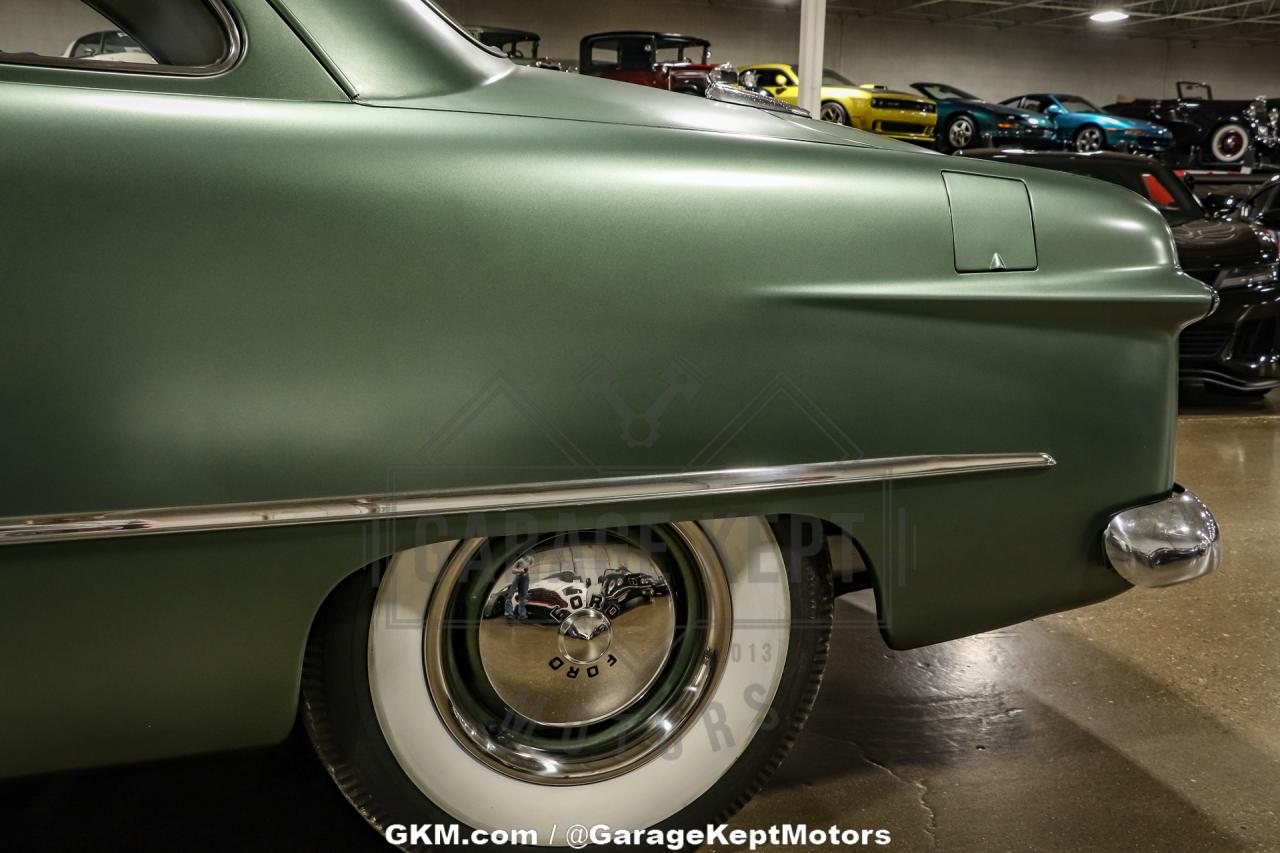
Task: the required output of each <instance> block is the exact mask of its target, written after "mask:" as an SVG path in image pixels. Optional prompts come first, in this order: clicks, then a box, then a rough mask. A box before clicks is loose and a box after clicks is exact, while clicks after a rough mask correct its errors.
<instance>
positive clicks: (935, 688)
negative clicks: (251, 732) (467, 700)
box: [0, 393, 1280, 853]
mask: <svg viewBox="0 0 1280 853" xmlns="http://www.w3.org/2000/svg"><path fill="white" fill-rule="evenodd" d="M1271 396H1272V398H1280V393H1276V394H1272V395H1271ZM1178 477H1179V479H1180V480H1181V481H1182V482H1184V483H1186V484H1187V485H1188V486H1190V487H1192V488H1193V489H1195V490H1196V491H1197V492H1199V493H1200V494H1201V495H1202V496H1203V497H1204V498H1205V499H1206V500H1207V501H1208V502H1209V504H1210V506H1212V507H1213V509H1214V510H1215V512H1216V513H1217V515H1218V518H1219V521H1220V522H1221V523H1222V527H1223V532H1224V541H1225V548H1226V562H1225V566H1224V569H1223V571H1222V572H1220V573H1219V574H1217V575H1215V576H1212V577H1209V578H1205V579H1203V580H1201V581H1198V582H1196V583H1193V584H1189V585H1185V586H1182V587H1175V588H1171V589H1166V590H1150V591H1148V590H1135V591H1133V592H1130V593H1128V594H1126V595H1123V596H1120V597H1119V598H1117V599H1114V600H1112V601H1109V602H1107V603H1104V604H1101V605H1098V606H1095V607H1091V608H1087V609H1085V610H1079V611H1075V612H1072V613H1068V614H1063V615H1059V616H1051V617H1047V618H1043V619H1039V620H1036V621H1034V622H1029V623H1026V624H1023V625H1018V626H1015V627H1013V628H1009V629H1006V630H1003V631H997V632H992V633H989V634H983V635H981V636H978V637H973V638H969V639H966V640H960V641H957V642H953V643H947V644H943V645H940V646H935V647H932V648H928V649H922V650H917V651H912V652H892V651H889V650H887V649H886V648H885V647H884V645H883V644H882V643H881V642H880V639H879V637H878V636H877V635H876V633H875V631H874V628H873V626H872V624H871V622H870V620H869V619H868V617H867V613H866V610H865V606H866V602H865V601H863V600H859V599H858V598H857V597H856V596H855V597H852V598H845V599H842V600H841V601H840V602H839V603H838V610H837V614H838V616H839V617H840V618H841V625H840V627H839V628H838V629H837V631H836V635H835V638H834V646H835V655H833V661H834V662H836V663H834V664H833V665H832V666H831V667H830V668H829V669H828V673H827V678H826V681H825V683H824V685H823V692H822V695H821V696H820V698H819V701H818V705H817V707H816V709H815V711H814V714H813V717H812V718H811V720H810V722H809V725H808V727H807V728H806V730H805V733H804V734H803V735H802V736H801V738H800V740H799V741H798V743H797V744H796V747H795V751H794V752H793V753H792V755H791V757H790V758H789V759H788V760H787V762H786V763H785V764H784V765H783V767H782V768H781V770H780V771H779V772H778V774H777V776H775V778H774V781H773V782H772V783H771V784H770V785H769V787H768V788H767V789H766V790H765V791H764V792H762V793H761V794H760V795H759V796H758V797H757V798H756V799H755V800H754V801H752V803H750V804H749V805H748V806H747V808H746V809H745V810H744V811H743V812H742V813H741V814H740V815H739V816H738V818H737V819H736V820H735V825H737V826H742V827H761V826H768V825H770V824H773V823H778V822H792V823H799V822H804V823H808V824H809V825H811V826H815V825H817V826H829V825H831V824H833V823H834V824H838V825H840V826H842V827H846V828H887V829H889V830H890V831H891V832H892V834H893V845H892V846H891V847H890V848H888V849H892V850H899V851H1006V850H1007V851H1027V850H1035V851H1086V850H1087V851H1126V853H1127V851H1162V853H1164V852H1165V851H1196V853H1199V852H1200V851H1209V852H1210V853H1216V851H1277V850H1280V537H1278V536H1277V532H1280V399H1276V400H1273V401H1269V402H1266V403H1261V404H1252V405H1244V404H1237V403H1229V404H1204V405H1197V406H1187V407H1186V408H1185V409H1184V416H1183V419H1182V422H1181V428H1180V449H1179V456H1178ZM0 814H4V815H5V819H4V823H3V828H2V829H0V848H8V849H14V850H19V849H20V850H69V849H81V848H86V849H87V848H93V849H97V850H169V849H174V850H231V849H235V850H239V851H267V850H273V851H274V850H295V849H296V850H338V849H342V850H384V849H386V847H385V846H384V845H383V843H382V842H381V840H380V839H379V838H378V837H377V836H376V835H375V834H374V833H372V832H371V831H369V830H368V829H367V828H366V827H365V825H364V823H363V822H362V821H361V820H360V818H359V817H358V816H356V814H355V813H354V812H353V811H351V810H350V809H349V808H348V807H347V806H346V804H345V802H343V801H342V800H341V798H340V797H339V795H338V794H337V793H336V791H335V790H334V789H333V786H332V785H331V784H330V783H329V780H328V778H327V777H326V776H325V775H324V774H323V772H321V771H320V770H319V769H318V767H317V766H316V765H315V763H314V760H313V759H312V758H311V756H310V755H309V754H308V750H307V747H306V745H305V744H304V743H303V742H302V740H301V739H300V738H298V737H295V738H294V739H293V740H292V741H290V742H289V743H287V744H285V745H284V746H282V747H280V748H278V749H275V750H271V751H268V752H259V753H252V754H246V755H232V756H219V757H213V758H203V759H198V760H189V761H182V762H173V763H169V764H164V765H157V766H151V767H141V768H128V769H123V770H112V771H106V772H98V773H89V774H72V775H64V776H59V777H56V778H51V779H41V780H23V781H19V782H11V783H7V784H5V785H0ZM842 849H843V848H842ZM882 849H884V848H882Z"/></svg>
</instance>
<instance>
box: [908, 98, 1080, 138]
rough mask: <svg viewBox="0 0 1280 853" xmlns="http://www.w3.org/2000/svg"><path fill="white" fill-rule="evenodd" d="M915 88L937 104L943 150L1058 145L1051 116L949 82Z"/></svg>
mask: <svg viewBox="0 0 1280 853" xmlns="http://www.w3.org/2000/svg"><path fill="white" fill-rule="evenodd" d="M911 88H913V89H915V90H916V91H917V92H919V93H920V94H922V95H924V96H925V97H926V98H932V99H933V100H934V101H936V102H937V105H938V106H937V109H938V125H937V136H938V150H939V151H944V152H948V153H950V152H953V151H963V150H964V149H966V148H980V147H983V146H992V145H1004V144H1006V143H1014V144H1017V145H1019V146H1022V147H1031V148H1038V147H1040V146H1044V145H1056V144H1057V136H1056V127H1055V125H1054V123H1053V119H1052V118H1050V117H1049V116H1045V115H1041V114H1040V113H1037V112H1033V111H1031V110H1024V109H1019V108H1018V107H1014V106H1009V105H1006V104H993V103H992V102H990V101H987V100H983V99H982V98H979V97H978V96H977V95H971V94H969V93H968V92H965V91H963V90H962V89H957V88H956V87H955V86H948V85H947V84H946V83H912V84H911Z"/></svg>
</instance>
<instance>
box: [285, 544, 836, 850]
mask: <svg viewBox="0 0 1280 853" xmlns="http://www.w3.org/2000/svg"><path fill="white" fill-rule="evenodd" d="M428 547H436V546H428ZM438 547H441V548H447V549H449V550H451V549H452V545H451V544H447V543H446V544H442V545H441V546H438ZM785 563H786V565H787V566H791V564H792V561H791V560H786V561H785ZM386 568H387V567H386V566H385V565H384V566H383V567H381V569H380V570H378V569H375V570H374V571H372V572H371V571H368V570H366V571H363V572H360V573H358V574H357V575H355V576H353V577H352V578H350V579H348V581H346V582H344V584H342V586H341V587H340V588H339V589H338V590H336V591H335V593H334V595H333V596H332V597H331V599H330V600H329V602H327V603H326V605H325V609H324V611H322V614H321V619H320V621H319V622H318V625H317V629H316V631H315V632H313V636H312V641H311V643H310V644H309V648H308V655H307V665H306V668H305V670H304V679H303V687H304V701H303V713H304V719H305V722H306V724H307V728H308V730H309V732H310V733H311V735H312V738H313V741H314V742H315V743H316V746H317V751H318V752H319V753H320V754H321V757H322V759H323V760H324V762H325V764H326V766H327V767H328V769H329V771H330V774H331V775H332V776H333V777H334V779H335V781H337V782H338V784H339V786H340V787H342V788H343V790H344V793H346V794H347V797H348V799H350V800H352V802H353V803H355V804H356V805H357V807H358V808H359V810H360V811H361V813H362V814H363V815H364V817H365V818H366V820H368V821H369V822H370V823H371V824H372V825H373V826H374V827H375V828H377V829H379V830H385V828H386V827H387V826H389V825H391V824H413V823H419V824H454V823H457V824H460V825H461V826H462V828H463V832H464V833H465V832H466V831H468V830H469V829H470V828H471V827H470V826H469V825H468V824H466V823H465V822H462V821H459V820H457V819H456V818H455V817H454V816H453V815H451V814H450V813H448V811H446V810H445V809H443V808H441V807H440V806H439V805H437V804H436V803H434V802H432V800H431V799H430V798H429V797H428V796H426V795H425V794H424V793H423V792H422V791H421V790H420V786H419V785H418V784H416V783H415V782H414V780H413V779H412V778H410V774H409V773H407V772H406V771H405V769H404V768H403V767H402V766H401V764H400V762H399V761H398V760H397V757H396V753H395V751H394V750H393V748H392V746H391V745H390V744H389V743H388V741H387V740H386V739H385V734H386V731H385V729H384V728H383V725H382V723H381V721H380V720H379V715H378V710H377V708H376V707H375V703H374V700H373V697H372V695H371V691H370V687H369V683H370V682H369V673H370V658H371V654H370V653H369V649H368V637H369V631H370V626H371V623H372V620H373V618H374V615H375V612H376V608H375V603H376V601H377V599H378V595H379V590H380V589H381V588H382V586H383V583H385V579H386V577H387V571H386ZM783 576H784V577H785V578H786V585H787V586H786V588H787V590H788V592H789V595H788V599H789V606H788V607H787V609H786V611H785V614H789V616H790V620H789V621H790V622H791V623H792V625H793V626H794V625H802V626H803V627H802V628H801V629H800V630H795V629H794V628H793V629H792V630H790V631H787V630H786V629H785V628H784V629H783V635H784V636H786V637H787V640H786V642H787V646H786V652H785V658H784V663H783V664H782V666H781V669H780V675H779V676H778V679H777V680H776V682H775V684H774V685H773V690H772V693H771V695H769V696H768V697H766V700H765V701H764V704H761V705H757V707H756V715H757V717H758V720H757V722H756V724H755V727H754V729H753V730H752V731H750V732H746V733H741V732H735V736H740V737H744V740H743V742H742V743H741V744H740V749H739V750H738V751H737V752H736V753H735V755H736V757H735V758H734V759H733V760H732V762H731V763H729V764H728V765H727V769H726V771H725V772H723V773H722V774H721V775H720V776H719V777H718V778H716V779H714V780H713V781H711V782H710V783H709V785H707V786H703V787H702V789H701V790H695V791H686V792H685V800H684V802H683V804H682V805H681V806H678V807H677V808H676V809H675V813H674V814H673V815H672V816H671V817H670V818H668V819H666V820H662V821H660V822H658V824H657V825H658V826H661V827H679V826H686V827H693V826H702V825H704V824H707V823H719V822H723V820H725V819H727V817H728V816H729V815H731V814H732V813H733V812H735V811H737V809H739V808H740V807H741V806H742V804H744V803H745V802H746V801H747V799H749V798H750V796H751V795H752V794H753V793H754V792H755V791H756V790H758V789H759V787H760V786H762V785H763V784H764V781H765V780H766V779H767V777H768V776H769V774H770V773H771V772H772V770H773V769H774V768H775V767H776V766H777V764H778V763H779V762H780V761H781V758H782V756H783V755H785V752H786V749H787V748H789V746H790V744H791V742H792V741H793V740H794V737H795V734H796V732H797V731H798V729H799V725H800V723H801V722H802V721H803V718H804V716H807V713H808V709H809V707H810V706H811V705H812V701H813V697H814V696H816V691H817V679H818V678H820V676H821V667H822V666H823V665H824V664H825V658H826V651H825V650H826V642H827V638H828V635H829V629H830V609H831V604H830V587H829V583H830V581H829V577H828V576H827V574H826V573H825V571H824V570H822V569H821V568H820V567H818V566H817V564H816V563H814V562H813V561H812V560H805V561H800V562H799V563H798V567H797V568H794V569H792V568H786V569H783ZM824 583H825V584H826V585H825V587H824V585H823V584H824ZM824 602H825V603H824ZM785 614H784V615H785ZM824 626H825V627H824ZM418 633H419V634H420V633H421V632H420V631H419V632H418ZM732 642H733V643H734V644H737V643H739V642H740V637H739V633H738V630H737V629H736V628H735V632H734V637H733V640H732ZM815 667H816V676H815ZM726 683H727V682H726V681H725V679H724V678H722V679H721V682H720V687H721V688H722V687H723V686H724V685H726ZM718 690H719V688H718ZM715 700H721V701H723V700H722V698H721V696H720V694H719V692H717V695H716V697H714V699H713V701H715ZM424 711H425V712H428V713H434V712H433V711H432V710H431V709H430V708H424ZM704 713H705V712H704ZM435 722H436V723H437V724H438V720H435ZM379 734H382V735H384V736H382V737H379V736H377V735H379ZM701 737H705V734H704V732H703V727H702V725H701V721H698V722H696V723H695V724H694V726H693V727H691V729H690V731H689V732H688V733H687V734H686V735H685V736H684V737H682V738H681V740H680V741H678V742H677V744H678V745H681V746H683V745H684V744H685V742H686V741H690V742H691V743H693V741H691V740H690V739H692V738H701ZM452 746H453V748H454V749H456V750H458V751H459V754H461V753H462V747H460V746H458V745H457V744H456V743H455V744H453V745H452ZM465 757H466V758H467V760H468V761H471V762H475V759H474V758H471V756H469V755H468V756H465ZM477 764H478V762H477ZM680 764H681V762H680V761H679V760H678V759H677V760H674V761H672V760H670V759H669V758H668V757H667V756H658V757H656V758H654V759H653V760H652V761H650V762H649V763H648V764H646V765H644V766H641V767H639V768H637V769H636V770H634V771H631V772H629V773H627V774H624V776H622V777H619V779H623V780H625V779H630V780H631V781H632V782H633V783H636V784H640V785H642V786H648V785H649V782H646V781H645V780H644V779H643V778H642V777H641V776H640V775H638V774H642V773H643V771H645V770H646V768H649V767H653V768H655V769H659V770H661V769H664V765H665V766H666V769H675V768H676V767H678V766H679V765H680ZM484 769H485V770H486V771H487V772H488V773H490V774H492V775H493V777H494V779H493V781H494V782H495V783H502V782H508V783H514V781H515V780H509V779H506V778H505V777H502V776H501V775H500V774H497V773H496V771H492V770H488V768H484ZM655 778H657V779H658V780H659V781H657V782H655V783H654V784H664V783H663V782H661V781H660V780H661V775H659V776H657V777H655ZM671 778H673V777H671V776H670V775H668V776H667V781H666V782H665V784H666V785H668V786H670V784H671V783H670V779H671ZM615 781H618V779H613V780H606V781H605V782H602V783H595V784H593V785H591V786H584V788H596V787H597V786H598V785H608V784H609V783H611V782H615ZM515 784H518V785H525V786H528V787H529V788H533V789H537V788H538V787H540V786H531V785H528V783H515ZM499 786H500V785H495V786H494V789H495V790H497V788H498V787H499ZM512 790H518V789H512ZM557 790H559V789H557ZM495 799H500V798H495ZM508 799H509V798H508ZM510 806H511V807H510V810H509V812H504V813H503V819H502V823H501V825H502V826H504V827H520V828H523V827H524V826H525V825H531V824H530V822H529V821H528V820H522V815H524V814H525V811H524V809H525V808H526V806H524V805H523V804H519V803H517V802H511V803H510ZM582 817H583V821H582V822H588V821H589V820H591V819H592V817H593V816H592V814H591V813H590V810H584V812H583V814H582ZM605 817H607V816H605ZM597 822H600V823H611V821H610V820H608V819H601V820H599V821H597ZM479 828H484V827H479ZM616 828H620V829H621V828H627V829H635V828H640V827H634V826H625V825H623V824H618V825H617V827H616ZM560 834H561V839H560V843H563V837H562V836H563V827H562V828H561V833H560ZM543 837H545V834H544V836H543ZM633 849H634V848H633Z"/></svg>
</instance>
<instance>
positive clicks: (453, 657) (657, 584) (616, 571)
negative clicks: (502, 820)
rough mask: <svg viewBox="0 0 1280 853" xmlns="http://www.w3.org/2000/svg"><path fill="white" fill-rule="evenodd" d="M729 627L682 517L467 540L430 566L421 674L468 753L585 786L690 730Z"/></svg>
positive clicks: (715, 563)
mask: <svg viewBox="0 0 1280 853" xmlns="http://www.w3.org/2000/svg"><path fill="white" fill-rule="evenodd" d="M732 626H733V611H732V602H731V599H730V595H729V584H728V581H727V575H726V571H725V568H724V566H723V565H722V564H721V562H720V558H719V554H718V553H717V552H716V549H715V547H714V546H713V545H712V544H711V540H710V538H709V537H708V536H707V534H706V532H705V531H703V529H702V528H701V527H700V526H699V525H698V524H695V523H692V522H676V523H674V524H664V525H654V526H638V527H635V528H618V529H603V530H577V531H569V532H566V533H555V534H548V535H547V536H546V538H543V539H540V540H538V541H536V542H534V543H533V544H529V543H528V542H527V541H524V542H522V541H520V540H518V539H515V538H514V537H512V538H507V539H491V540H490V539H469V540H465V541H463V542H461V543H459V545H458V547H457V548H456V549H455V550H454V552H453V553H452V555H451V556H450V557H449V558H448V560H447V561H446V562H445V564H444V566H443V567H442V569H441V570H440V574H439V577H438V580H437V582H436V587H435V592H434V593H433V594H432V598H431V602H430V605H429V606H428V609H427V615H426V622H425V626H424V631H423V669H424V673H425V675H426V679H427V688H428V693H429V694H430V697H431V701H432V703H433V704H434V706H435V711H436V712H437V713H438V714H439V718H440V720H441V721H442V722H443V723H444V724H445V726H446V727H447V728H448V729H449V731H450V733H451V734H452V735H453V737H454V739H455V740H456V741H457V743H458V744H459V745H460V746H462V747H463V748H464V749H466V750H467V751H468V752H470V753H471V754H472V756H474V757H475V758H477V759H479V760H480V761H481V762H482V763H484V764H485V765H486V766H488V767H490V768H492V769H494V770H496V771H498V772H500V773H503V774H504V775H507V776H511V777H513V778H516V779H522V780H525V781H530V782H536V783H538V784H550V785H579V784H586V783H590V782H596V781H601V780H604V779H609V778H613V777H614V776H617V775H620V774H622V773H625V772H627V771H628V770H629V769H630V768H633V767H636V766H638V765H640V764H643V763H645V762H647V761H650V760H652V759H653V758H655V757H657V756H658V755H660V754H661V753H662V751H663V750H665V749H666V748H667V747H668V746H669V745H670V744H671V743H672V742H673V741H675V740H677V739H678V738H680V737H682V736H683V735H684V733H685V732H686V731H687V730H688V728H689V727H690V726H692V725H693V723H694V721H695V720H697V719H698V718H699V715H700V714H701V712H702V709H703V708H704V706H705V703H706V701H707V698H708V696H709V695H710V693H711V691H713V690H714V689H715V686H716V684H717V682H718V681H719V678H720V674H721V672H722V668H723V666H724V665H725V662H726V661H727V660H728V654H729V640H730V637H731V636H732V630H733V628H732Z"/></svg>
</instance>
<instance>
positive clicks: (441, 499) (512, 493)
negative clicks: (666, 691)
mask: <svg viewBox="0 0 1280 853" xmlns="http://www.w3.org/2000/svg"><path fill="white" fill-rule="evenodd" d="M1055 464H1056V463H1055V461H1054V459H1053V457H1052V456H1050V455H1049V454H1047V453H963V454H950V455H937V456H894V457H885V458H880V459H853V460H848V461H842V462H815V463H806V464H800V465H778V466H773V467H765V468H730V469H723V470H713V471H692V472H687V471H686V472H673V473H664V474H646V475H641V476H631V477H604V478H599V479H589V480H562V481H558V482H554V481H553V482H548V483H526V484H517V485H507V486H492V487H480V488H466V489H450V490H442V491H434V492H401V493H394V494H384V495H364V496H354V497H338V498H317V499H314V500H309V499H308V500H285V501H263V502H258V503H240V504H214V505H210V506H194V507H176V508H164V509H149V510H134V511H125V512H102V513H88V514H79V515H69V516H68V515H43V516H35V517H31V518H4V519H0V545H6V544H7V545H15V544H21V543H29V542H54V541H60V540H75V539H105V538H114V537H121V536H140V535H154V534H160V533H195V532H209V531H218V530H240V529H246V528H256V527H282V526H291V525H303V524H336V523H340V522H350V521H362V520H373V519H388V518H410V517H416V516H439V515H463V514H471V513H487V512H510V511H515V510H535V509H546V508H555V507H569V506H593V505H602V504H615V503H633V502H636V501H647V500H666V499H674V498H687V497H699V496H706V495H729V494H738V493H743V492H758V491H768V490H774V489H798V488H811V487H814V486H830V485H839V484H842V483H859V482H867V481H875V480H900V479H907V478H915V477H940V476H946V475H954V474H977V473H982V472H987V471H1009V470H1015V469H1020V468H1049V467H1052V466H1053V465H1055Z"/></svg>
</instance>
